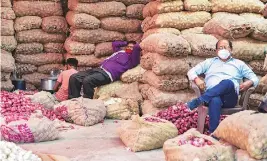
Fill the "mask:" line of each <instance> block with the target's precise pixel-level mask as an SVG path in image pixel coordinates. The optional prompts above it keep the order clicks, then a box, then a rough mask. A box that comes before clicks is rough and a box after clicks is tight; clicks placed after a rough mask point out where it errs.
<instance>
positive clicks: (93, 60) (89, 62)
mask: <svg viewBox="0 0 267 161" xmlns="http://www.w3.org/2000/svg"><path fill="white" fill-rule="evenodd" d="M68 58H76V59H77V60H78V62H79V66H87V67H97V66H99V65H100V64H101V63H102V62H103V61H104V59H105V58H97V57H95V56H94V55H67V56H66V59H68Z"/></svg>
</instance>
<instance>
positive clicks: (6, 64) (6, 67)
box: [0, 50, 15, 73]
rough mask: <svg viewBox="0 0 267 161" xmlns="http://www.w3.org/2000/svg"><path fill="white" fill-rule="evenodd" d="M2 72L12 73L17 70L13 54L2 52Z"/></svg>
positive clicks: (0, 62) (0, 63)
mask: <svg viewBox="0 0 267 161" xmlns="http://www.w3.org/2000/svg"><path fill="white" fill-rule="evenodd" d="M0 65H1V72H7V73H11V72H13V71H14V69H15V59H14V58H13V57H12V54H11V53H9V52H6V51H5V50H1V61H0Z"/></svg>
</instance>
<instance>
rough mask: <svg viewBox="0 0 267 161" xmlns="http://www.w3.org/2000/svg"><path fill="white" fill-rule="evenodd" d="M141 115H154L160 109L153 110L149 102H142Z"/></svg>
mask: <svg viewBox="0 0 267 161" xmlns="http://www.w3.org/2000/svg"><path fill="white" fill-rule="evenodd" d="M141 110H142V115H146V114H149V115H154V114H156V113H158V112H159V111H160V110H161V109H158V108H155V107H154V106H153V105H152V104H151V102H150V101H149V100H144V102H143V103H142V104H141Z"/></svg>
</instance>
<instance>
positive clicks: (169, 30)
mask: <svg viewBox="0 0 267 161" xmlns="http://www.w3.org/2000/svg"><path fill="white" fill-rule="evenodd" d="M156 33H171V34H174V35H177V36H179V35H180V34H181V33H180V31H179V30H177V29H175V28H155V29H150V30H147V31H146V32H145V33H144V34H143V37H142V40H144V39H145V38H146V37H148V36H149V35H152V34H156Z"/></svg>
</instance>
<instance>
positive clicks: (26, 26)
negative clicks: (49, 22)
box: [14, 16, 42, 32]
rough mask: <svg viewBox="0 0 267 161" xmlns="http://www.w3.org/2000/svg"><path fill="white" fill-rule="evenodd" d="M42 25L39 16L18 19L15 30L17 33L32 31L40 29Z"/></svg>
mask: <svg viewBox="0 0 267 161" xmlns="http://www.w3.org/2000/svg"><path fill="white" fill-rule="evenodd" d="M41 25H42V18H41V17H39V16H23V17H17V18H16V20H15V23H14V28H15V30H16V31H17V32H19V31H23V30H30V29H39V28H41Z"/></svg>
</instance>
